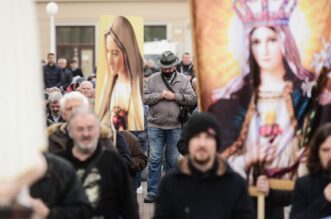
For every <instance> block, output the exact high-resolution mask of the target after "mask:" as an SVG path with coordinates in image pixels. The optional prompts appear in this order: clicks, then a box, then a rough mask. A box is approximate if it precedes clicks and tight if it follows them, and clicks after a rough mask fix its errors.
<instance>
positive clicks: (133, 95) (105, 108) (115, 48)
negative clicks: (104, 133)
mask: <svg viewBox="0 0 331 219" xmlns="http://www.w3.org/2000/svg"><path fill="white" fill-rule="evenodd" d="M143 31H144V23H143V19H142V18H141V17H122V16H118V17H115V16H102V17H101V18H100V23H99V42H98V43H99V44H98V61H97V63H98V65H97V66H98V67H97V69H98V70H97V86H96V104H95V107H96V112H97V114H98V117H99V119H100V121H101V123H102V124H104V125H106V126H108V127H110V128H112V130H120V131H122V130H131V131H133V130H144V107H143V96H142V95H143V94H142V84H143V58H142V55H143V42H144V38H143Z"/></svg>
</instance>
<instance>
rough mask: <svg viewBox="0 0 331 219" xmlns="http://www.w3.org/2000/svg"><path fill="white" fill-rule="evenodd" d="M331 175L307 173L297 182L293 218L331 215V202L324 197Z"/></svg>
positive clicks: (301, 218)
mask: <svg viewBox="0 0 331 219" xmlns="http://www.w3.org/2000/svg"><path fill="white" fill-rule="evenodd" d="M330 182H331V181H330V177H328V176H324V175H323V174H321V173H320V174H315V175H307V176H304V177H301V178H298V179H297V180H296V182H295V187H294V192H293V200H292V211H291V215H290V218H291V219H306V218H309V219H315V218H323V217H326V216H330V215H331V203H330V202H328V201H327V200H326V199H325V197H324V193H323V191H324V188H325V187H326V186H327V185H328V184H329V183H330Z"/></svg>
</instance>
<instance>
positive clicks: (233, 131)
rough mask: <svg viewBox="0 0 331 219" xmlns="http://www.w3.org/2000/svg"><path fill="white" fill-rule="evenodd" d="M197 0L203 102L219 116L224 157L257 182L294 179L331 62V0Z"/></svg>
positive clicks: (194, 12) (196, 33) (195, 11)
mask: <svg viewBox="0 0 331 219" xmlns="http://www.w3.org/2000/svg"><path fill="white" fill-rule="evenodd" d="M191 4H192V7H191V8H192V18H193V36H194V37H193V38H194V47H195V56H196V58H195V61H196V62H195V65H196V66H195V67H196V71H197V78H198V90H199V103H200V104H199V107H200V110H201V111H209V112H211V113H213V114H214V115H215V116H216V117H217V119H218V120H219V123H220V126H221V139H222V145H221V146H222V155H223V157H225V158H227V159H228V161H229V163H230V165H231V166H232V167H233V168H234V169H235V170H236V171H237V172H238V173H240V174H241V175H242V176H244V177H246V178H248V179H249V182H250V183H254V182H255V181H256V177H257V176H259V175H261V174H263V175H266V176H267V177H269V178H278V179H293V178H294V177H295V176H296V175H297V174H298V173H297V170H298V169H299V168H298V166H299V164H300V158H301V157H302V156H303V155H302V153H301V151H302V150H300V143H299V142H300V141H299V140H300V139H299V138H298V132H299V131H300V130H303V129H304V121H305V118H306V117H307V112H309V110H310V109H309V107H308V106H309V103H311V101H312V99H313V98H314V92H313V91H314V86H315V87H316V85H314V84H316V81H318V80H317V79H318V78H319V76H321V74H320V73H321V72H322V68H323V67H324V66H326V55H325V54H326V53H327V50H328V48H329V45H330V41H331V25H330V23H331V1H329V0H319V1H311V0H191ZM330 78H331V77H330ZM329 96H330V95H329Z"/></svg>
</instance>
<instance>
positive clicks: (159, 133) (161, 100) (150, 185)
mask: <svg viewBox="0 0 331 219" xmlns="http://www.w3.org/2000/svg"><path fill="white" fill-rule="evenodd" d="M178 61H179V60H178V58H177V57H176V56H175V55H174V54H173V53H172V52H170V51H165V52H163V53H162V55H161V58H160V59H159V60H158V64H159V66H160V69H161V72H158V73H154V74H153V75H152V76H150V77H149V78H148V79H147V80H146V81H145V83H144V104H146V105H149V113H148V117H147V119H148V138H149V146H150V153H149V159H148V176H147V192H148V194H147V196H146V197H145V199H144V202H145V203H152V202H154V201H155V199H156V196H157V194H158V190H159V185H160V181H161V165H162V156H163V151H164V146H165V145H166V150H165V160H166V169H165V170H166V173H167V172H168V171H169V170H170V169H172V168H173V167H174V166H175V163H176V161H177V158H178V156H179V153H178V150H177V148H176V145H177V142H178V140H179V137H180V134H181V131H182V130H181V123H180V121H179V120H178V116H179V113H180V107H181V106H194V105H195V104H196V102H197V98H196V94H195V92H194V91H193V88H192V86H191V83H190V81H189V78H188V77H187V76H185V75H184V74H177V72H176V65H177V64H178Z"/></svg>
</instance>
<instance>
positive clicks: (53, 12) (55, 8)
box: [46, 2, 59, 53]
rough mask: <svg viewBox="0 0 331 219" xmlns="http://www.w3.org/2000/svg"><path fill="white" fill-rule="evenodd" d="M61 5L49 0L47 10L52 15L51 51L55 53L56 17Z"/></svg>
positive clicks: (50, 26)
mask: <svg viewBox="0 0 331 219" xmlns="http://www.w3.org/2000/svg"><path fill="white" fill-rule="evenodd" d="M58 9H59V7H58V6H57V4H56V3H55V2H49V3H48V4H47V6H46V11H47V13H48V14H49V15H50V25H49V28H50V52H53V53H55V25H54V17H55V15H56V13H57V11H58Z"/></svg>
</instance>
